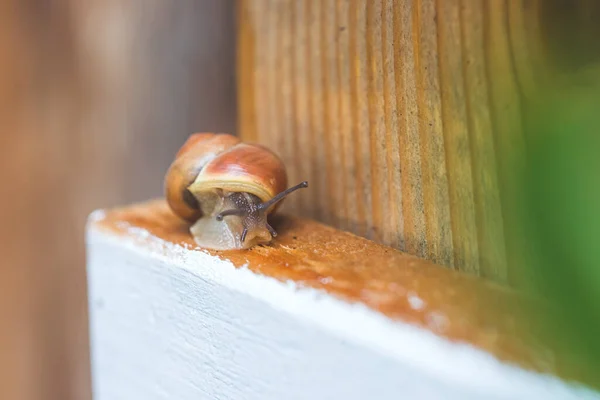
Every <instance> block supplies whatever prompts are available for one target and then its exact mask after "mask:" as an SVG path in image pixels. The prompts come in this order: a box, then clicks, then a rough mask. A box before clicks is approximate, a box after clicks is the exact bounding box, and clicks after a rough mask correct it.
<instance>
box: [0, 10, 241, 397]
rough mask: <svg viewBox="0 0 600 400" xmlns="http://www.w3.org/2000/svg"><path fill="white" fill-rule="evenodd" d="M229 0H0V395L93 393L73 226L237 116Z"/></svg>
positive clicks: (127, 194)
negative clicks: (192, 139) (195, 134)
mask: <svg viewBox="0 0 600 400" xmlns="http://www.w3.org/2000/svg"><path fill="white" fill-rule="evenodd" d="M232 8H233V1H231V0H229V1H224V0H211V1H202V2H198V1H195V0H187V1H186V0H183V1H177V2H163V1H152V0H118V1H114V0H107V1H105V0H90V1H79V0H65V1H57V2H47V1H32V0H5V1H0V65H1V67H0V70H1V72H2V73H1V74H0V179H1V181H2V182H3V185H2V188H1V189H0V221H1V224H0V253H1V255H0V399H3V400H4V399H6V400H9V399H10V400H13V399H14V400H39V399H47V400H88V399H90V398H91V390H90V370H89V346H88V341H87V338H88V330H87V323H88V319H87V306H86V295H87V293H86V285H85V271H84V265H85V254H84V250H85V249H84V226H85V220H86V217H87V215H88V213H89V212H91V211H92V210H94V209H95V208H97V207H102V206H109V205H111V204H117V203H120V202H125V201H133V200H135V199H139V198H145V197H147V196H150V195H159V194H161V193H162V181H163V176H164V173H165V170H166V168H167V167H168V165H169V163H170V162H171V161H172V158H173V155H174V154H175V152H176V151H177V148H178V147H179V146H180V145H181V143H182V142H183V141H184V140H185V138H186V137H187V135H189V134H190V132H191V131H193V130H195V129H198V128H200V127H201V128H204V129H215V130H217V129H218V130H224V131H233V130H234V129H235V120H236V119H235V114H236V112H235V101H234V100H235V83H234V80H233V79H232V78H233V76H234V66H235V64H234V57H233V55H234V53H233V44H234V41H233V35H232V32H233V28H234V26H235V24H234V22H233V20H232V19H231V16H230V11H231V10H232Z"/></svg>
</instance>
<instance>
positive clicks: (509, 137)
mask: <svg viewBox="0 0 600 400" xmlns="http://www.w3.org/2000/svg"><path fill="white" fill-rule="evenodd" d="M507 7H508V5H507V3H506V2H505V1H503V0H491V1H488V2H484V16H485V18H484V27H485V55H486V67H487V79H488V86H489V90H490V99H491V102H490V103H491V104H490V107H491V115H492V121H493V124H494V145H495V148H496V152H497V160H498V167H499V185H500V190H501V193H502V213H503V219H504V223H505V238H506V246H507V262H508V265H511V266H513V269H511V270H509V271H507V277H508V279H509V281H510V282H511V283H513V284H518V282H519V281H520V279H521V278H520V277H519V276H518V275H519V274H518V272H519V265H522V264H523V262H524V261H525V259H526V248H525V247H526V244H525V243H524V242H523V240H524V237H523V235H522V233H521V232H520V229H519V222H518V221H516V220H515V213H516V210H517V208H516V207H515V204H514V201H515V198H516V193H515V191H516V187H517V186H518V184H517V182H516V181H515V179H516V178H517V176H515V174H514V171H520V170H521V171H522V170H523V169H522V168H523V165H524V164H523V163H524V162H525V142H524V138H523V134H522V130H521V100H520V97H519V89H518V86H517V82H516V79H515V76H514V66H513V64H512V54H511V49H510V42H509V33H508V26H507V12H508V11H507Z"/></svg>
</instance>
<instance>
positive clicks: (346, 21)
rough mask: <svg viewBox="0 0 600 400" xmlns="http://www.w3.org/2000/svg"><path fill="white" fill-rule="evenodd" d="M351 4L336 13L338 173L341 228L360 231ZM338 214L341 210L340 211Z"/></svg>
mask: <svg viewBox="0 0 600 400" xmlns="http://www.w3.org/2000/svg"><path fill="white" fill-rule="evenodd" d="M351 7H352V3H351V1H350V0H336V8H335V14H336V15H337V25H338V26H339V28H338V29H339V33H338V40H337V47H336V53H337V54H336V58H337V75H338V78H339V85H340V91H339V93H338V99H337V101H338V109H339V114H338V118H339V123H340V129H341V135H340V136H341V143H340V148H339V150H340V151H341V155H342V164H343V169H341V170H339V171H336V172H337V173H339V176H340V177H341V178H340V180H341V183H342V185H343V186H342V194H343V201H342V204H341V206H342V210H344V214H343V216H344V217H343V222H342V225H340V227H341V228H343V229H347V230H349V231H352V232H358V223H357V220H356V219H357V216H358V212H359V211H358V200H357V193H358V191H357V188H356V179H355V176H356V164H355V163H354V152H355V151H356V150H355V147H354V140H353V134H352V133H353V129H354V125H353V114H352V111H351V110H352V108H351V107H352V102H351V96H350V94H351V83H350V82H351V76H352V75H351V73H352V68H351V63H350V55H351V51H350V32H351V29H352V28H351V26H350V21H351V18H350V12H351V11H350V10H351ZM338 212H339V211H338Z"/></svg>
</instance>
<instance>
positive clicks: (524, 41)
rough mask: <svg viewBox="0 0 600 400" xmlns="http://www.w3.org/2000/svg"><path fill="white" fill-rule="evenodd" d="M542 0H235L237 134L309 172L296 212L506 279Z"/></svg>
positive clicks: (296, 170)
mask: <svg viewBox="0 0 600 400" xmlns="http://www.w3.org/2000/svg"><path fill="white" fill-rule="evenodd" d="M542 3H543V2H539V1H525V0H523V1H520V0H519V1H508V0H492V1H484V0H473V1H467V0H448V1H445V0H444V1H441V0H440V1H433V0H432V1H430V0H419V1H409V0H402V1H392V0H374V1H366V0H326V1H316V0H303V1H291V0H280V1H274V0H261V1H246V0H239V1H238V6H239V10H240V14H239V15H240V19H239V21H238V23H239V26H240V32H242V34H241V35H240V50H239V51H240V54H242V55H244V57H245V59H244V60H245V62H244V68H245V70H246V71H245V72H244V75H243V76H241V81H240V91H239V95H240V104H241V105H242V106H241V107H242V108H243V109H244V113H243V114H242V115H240V133H241V135H242V136H243V137H244V138H248V139H251V140H256V141H260V142H261V143H265V144H267V145H269V146H271V147H273V149H274V150H275V151H276V152H278V153H279V154H280V155H281V156H282V158H283V159H284V160H285V162H286V164H287V165H288V168H289V170H290V174H291V175H292V176H293V178H294V180H303V179H306V180H308V181H309V182H310V183H311V188H310V190H309V191H306V192H305V193H302V194H300V195H299V196H296V199H294V200H293V201H290V202H289V203H288V204H287V205H286V209H287V210H288V211H289V212H293V213H296V214H298V215H303V216H307V217H312V218H316V219H318V220H320V221H323V222H327V223H331V224H333V225H334V226H336V227H340V228H343V229H346V230H349V231H351V232H354V233H356V234H359V235H361V236H364V237H367V238H371V239H374V240H376V241H378V242H380V243H384V244H387V245H391V246H393V247H395V248H398V249H401V250H404V251H407V252H409V253H411V254H414V255H418V256H421V257H425V258H427V259H430V260H433V261H435V262H438V263H440V264H443V265H446V266H449V267H452V268H456V269H459V270H463V271H468V272H470V273H473V274H476V275H480V276H484V277H487V278H490V279H495V280H498V281H507V280H512V278H511V277H510V275H511V273H510V271H509V268H508V265H518V262H517V260H519V259H520V258H519V256H517V254H519V252H521V251H522V249H518V247H519V245H518V243H516V242H515V241H514V240H511V238H512V237H515V236H514V235H512V234H511V232H513V231H512V229H516V228H514V227H513V225H515V222H514V221H511V218H510V217H509V216H508V214H509V213H510V210H511V204H510V200H509V199H510V198H511V190H513V187H514V182H513V181H512V177H511V176H510V173H509V169H510V167H512V166H514V165H518V164H519V163H521V162H524V159H525V154H524V153H525V137H524V133H523V130H522V126H521V117H522V108H523V104H522V102H523V98H527V97H529V96H533V95H534V94H535V93H536V90H537V89H536V88H537V87H539V85H541V84H543V82H545V80H547V79H548V77H547V74H549V73H550V72H548V71H546V70H545V69H544V68H543V64H542V60H544V59H545V57H547V52H548V49H547V48H546V47H545V46H546V42H545V41H544V40H543V39H544V34H543V31H542V26H543V23H544V21H543V20H542V18H543V14H542V5H541V4H542ZM267 16H268V17H267ZM277 41H280V42H281V43H286V45H284V44H280V45H273V44H272V42H277ZM287 43H291V45H287ZM269 60H271V61H269ZM273 60H276V61H277V62H276V63H275V62H274V61H273ZM250 71H253V72H254V74H252V73H251V72H250ZM509 254H512V255H514V257H513V256H512V255H511V256H510V257H509ZM511 257H512V258H511ZM509 261H510V262H509ZM513 261H514V262H513Z"/></svg>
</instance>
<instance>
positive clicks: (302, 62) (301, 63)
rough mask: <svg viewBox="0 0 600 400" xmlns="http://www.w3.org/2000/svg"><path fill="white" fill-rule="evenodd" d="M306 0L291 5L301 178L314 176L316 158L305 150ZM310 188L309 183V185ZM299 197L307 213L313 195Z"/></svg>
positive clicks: (307, 132)
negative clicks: (292, 8)
mask: <svg viewBox="0 0 600 400" xmlns="http://www.w3.org/2000/svg"><path fill="white" fill-rule="evenodd" d="M307 1H309V0H299V1H294V2H292V3H293V5H294V16H295V18H294V25H293V28H294V44H293V45H294V49H295V50H294V55H295V57H294V78H295V84H294V86H295V87H294V97H295V104H296V120H295V122H294V123H295V125H296V132H295V134H296V135H295V136H296V139H295V142H296V150H295V152H296V160H295V163H294V164H293V166H291V168H297V169H298V171H299V173H298V174H299V175H300V177H301V178H300V179H302V180H309V179H311V177H312V176H313V173H312V172H313V171H314V164H315V162H316V161H315V158H314V155H313V154H311V153H310V151H308V149H310V146H311V143H310V135H311V133H310V129H311V127H310V108H309V99H308V97H309V95H310V94H309V92H308V91H307V90H305V88H307V87H308V86H309V78H308V70H307V63H308V61H307V58H308V56H309V50H308V44H307V43H308V32H309V26H310V24H309V21H308V17H307V12H306V8H307ZM310 190H311V191H312V190H313V189H312V187H311V189H310ZM299 194H300V196H297V197H298V202H299V208H298V213H299V214H310V212H309V211H308V210H309V209H310V207H311V203H312V202H313V200H312V196H311V194H309V193H306V194H305V196H302V193H299Z"/></svg>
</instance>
